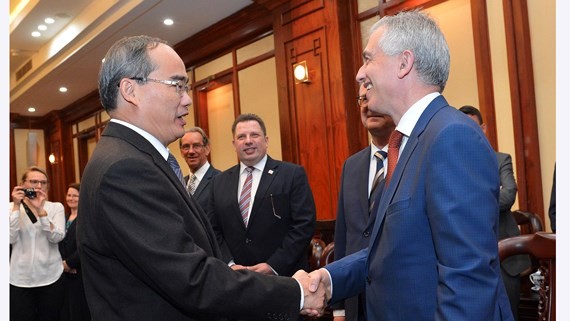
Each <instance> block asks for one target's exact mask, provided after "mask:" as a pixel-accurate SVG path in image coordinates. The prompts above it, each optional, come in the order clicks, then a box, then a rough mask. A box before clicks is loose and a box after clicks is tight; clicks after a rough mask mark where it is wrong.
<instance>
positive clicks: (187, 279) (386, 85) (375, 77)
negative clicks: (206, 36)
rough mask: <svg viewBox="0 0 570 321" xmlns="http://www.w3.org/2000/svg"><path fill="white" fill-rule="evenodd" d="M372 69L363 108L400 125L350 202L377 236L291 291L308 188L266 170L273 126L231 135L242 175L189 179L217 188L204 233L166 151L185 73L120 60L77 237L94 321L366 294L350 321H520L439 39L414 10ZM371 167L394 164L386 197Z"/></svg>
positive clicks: (161, 57) (389, 32) (250, 119)
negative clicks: (449, 93) (450, 94)
mask: <svg viewBox="0 0 570 321" xmlns="http://www.w3.org/2000/svg"><path fill="white" fill-rule="evenodd" d="M363 58H364V64H363V65H362V67H361V68H360V70H359V72H358V74H357V77H356V80H357V81H358V82H359V83H360V84H361V85H362V93H361V94H360V96H359V100H361V101H363V100H366V103H367V104H368V105H367V107H366V108H367V109H368V110H369V113H370V115H372V114H373V113H376V114H378V115H385V116H382V117H385V118H384V120H385V121H386V122H387V123H386V124H388V118H387V117H389V118H391V119H392V121H393V123H394V125H395V129H393V130H391V129H389V128H390V127H389V126H390V125H386V126H388V127H385V128H384V130H386V132H388V131H390V132H391V134H390V138H389V139H388V142H387V145H388V146H387V148H386V142H385V136H386V135H387V133H386V132H385V133H383V135H382V136H383V137H384V138H383V139H382V140H381V141H378V142H376V141H374V140H373V145H375V146H374V147H372V146H371V147H370V149H367V150H365V151H364V152H362V154H364V156H366V161H367V162H368V168H369V171H368V173H367V174H368V176H367V175H366V174H365V175H363V180H362V182H366V179H368V182H367V183H368V184H367V186H369V187H368V190H366V192H365V191H364V188H362V189H361V188H360V187H359V188H358V189H359V190H360V192H358V193H359V194H357V195H355V198H356V197H358V198H359V199H360V198H364V197H363V196H361V195H360V194H362V195H364V196H366V199H367V202H366V203H363V204H354V207H355V208H357V206H358V207H363V212H364V214H366V211H367V212H368V215H373V214H375V217H374V219H375V221H374V223H373V224H372V223H371V222H369V221H370V220H371V218H370V216H369V217H368V220H367V221H365V222H366V223H364V224H362V225H361V227H360V228H362V229H363V234H362V236H359V237H358V238H357V239H356V243H357V244H356V245H357V247H358V248H360V247H362V249H360V250H358V248H357V247H354V248H353V247H352V244H349V243H348V242H349V241H348V239H346V240H344V246H343V245H341V249H342V252H344V253H343V254H346V256H345V257H343V258H341V259H339V260H336V261H335V262H333V263H332V264H329V265H327V266H326V267H325V268H323V269H319V270H316V271H313V272H311V273H310V274H308V273H307V272H304V271H298V272H296V273H295V274H294V275H293V278H288V277H282V276H281V275H290V274H291V273H292V271H294V269H295V268H296V266H298V265H300V264H301V261H299V262H297V258H298V257H297V256H295V255H294V254H292V253H294V252H295V251H297V249H300V248H301V247H300V244H301V243H305V242H306V241H307V240H310V236H309V237H308V238H307V237H306V236H305V235H306V234H308V233H309V231H311V235H312V230H313V229H314V202H313V199H312V194H311V192H310V188H309V186H308V183H307V179H306V174H305V172H304V170H303V169H302V168H301V167H299V166H297V165H293V164H288V163H285V162H278V161H275V160H272V159H271V158H270V157H269V156H268V155H267V154H266V150H267V143H268V138H267V135H266V130H265V125H264V124H263V121H262V120H261V119H259V118H258V117H257V116H255V115H248V114H246V115H241V116H239V117H238V118H237V119H236V121H235V122H234V124H233V126H232V133H233V135H234V136H233V144H234V148H235V149H236V153H237V154H238V158H239V160H240V163H239V164H238V165H236V166H235V167H233V168H231V169H229V170H227V171H225V172H223V173H221V174H219V175H217V176H215V177H214V178H213V179H210V180H205V179H204V177H205V176H202V177H199V176H200V175H198V174H195V173H196V172H199V171H200V169H199V168H198V169H197V170H196V172H192V173H193V174H195V176H197V177H196V180H198V179H199V180H200V181H204V182H205V181H209V185H211V186H210V188H211V190H210V194H211V195H210V197H209V202H208V205H206V206H207V214H208V215H206V213H205V211H204V209H203V208H202V206H201V205H199V204H198V203H197V201H196V198H195V197H194V196H192V194H193V193H194V194H195V193H196V191H197V190H194V188H195V187H191V186H190V185H189V184H190V180H187V181H186V182H185V181H184V179H183V178H182V175H181V171H180V168H179V165H178V164H177V162H176V160H175V159H174V160H173V158H174V157H172V155H170V152H169V150H168V149H167V147H166V146H168V144H169V143H171V142H173V141H174V140H176V139H177V138H179V137H182V136H183V135H184V133H185V132H184V125H185V122H184V120H183V117H184V116H186V115H187V114H188V106H189V105H190V104H191V98H190V97H189V95H188V93H187V91H188V85H187V81H188V79H187V75H186V70H185V68H184V63H183V62H182V60H181V59H180V57H179V56H178V55H177V54H176V52H175V51H174V50H173V49H172V47H170V46H168V45H166V44H165V43H164V42H162V41H161V40H160V39H156V38H151V37H147V36H137V37H128V38H125V39H122V40H120V41H118V42H117V43H116V44H115V45H113V47H111V49H110V50H109V52H108V54H107V56H106V57H105V60H104V62H103V64H102V69H101V73H100V80H99V91H100V96H101V102H102V104H103V106H104V108H105V109H106V111H107V112H108V113H109V115H110V116H111V121H110V123H109V124H108V126H107V127H106V128H105V130H104V132H103V134H102V138H101V140H100V141H99V143H98V144H97V147H96V149H95V151H94V152H93V155H92V157H91V159H90V161H89V163H88V165H87V167H86V169H85V171H84V174H83V178H82V181H83V183H82V184H83V185H84V188H82V189H81V199H82V202H81V204H80V211H81V212H82V215H81V217H80V218H79V221H78V244H79V249H80V254H81V259H82V262H83V266H84V273H85V274H84V276H85V288H86V294H87V297H88V301H89V303H90V308H91V311H92V315H93V318H94V320H125V319H137V320H164V319H168V320H223V319H225V318H234V319H236V318H237V319H248V320H291V319H297V318H298V315H299V313H301V314H306V315H309V316H316V315H320V314H322V312H323V309H324V307H325V303H331V304H335V303H337V302H341V301H342V300H344V299H346V298H350V297H354V296H357V295H359V294H365V296H363V297H362V298H361V300H360V303H359V304H360V305H361V307H362V309H361V311H360V312H358V311H357V313H358V314H357V315H360V316H363V317H366V318H367V319H368V320H375V321H376V320H378V321H384V320H386V321H391V320H393V321H396V320H420V321H423V320H425V321H428V320H467V321H469V320H473V321H480V320H493V321H500V320H507V321H510V320H513V316H512V313H511V309H510V306H509V301H508V299H507V296H506V293H505V287H504V286H503V283H502V280H501V274H500V273H501V272H500V264H499V257H498V249H497V233H498V227H499V218H498V215H497V214H498V213H499V207H498V198H499V174H498V164H497V158H496V156H495V154H494V151H493V149H492V147H491V146H490V144H489V143H488V141H487V139H486V138H485V136H484V133H483V132H482V131H481V128H480V127H479V126H478V125H477V124H475V123H474V122H472V121H471V120H469V118H467V117H465V115H463V114H462V113H461V112H459V111H457V109H455V108H453V107H451V106H449V105H448V103H447V101H446V100H445V98H443V96H442V95H441V92H442V91H443V89H444V88H445V84H446V82H447V78H448V75H449V49H448V46H447V43H446V41H445V38H444V36H443V34H442V33H441V30H440V29H439V27H438V26H437V24H436V23H435V21H434V20H433V19H432V18H431V17H429V16H428V15H427V14H425V13H424V12H422V11H418V10H414V11H408V12H401V13H398V14H396V15H394V16H384V17H382V19H380V20H379V21H378V22H377V23H376V24H374V25H373V26H372V28H371V34H370V38H369V41H368V44H367V45H366V48H365V50H364V53H363ZM135 62H136V63H135ZM363 96H364V97H363ZM363 121H364V119H363ZM371 134H372V132H371ZM203 138H204V137H202V142H198V141H199V140H200V138H199V137H198V141H195V142H191V143H188V144H190V145H189V146H190V147H189V148H188V151H190V150H194V149H195V148H197V149H201V148H202V146H198V145H197V144H200V145H206V144H204V140H203ZM183 145H184V143H183V142H181V146H183ZM376 149H378V150H379V151H382V150H383V149H387V157H385V156H382V157H384V158H381V159H380V160H379V161H376V160H375V162H376V164H377V165H378V167H381V168H383V170H384V171H385V172H386V177H385V180H384V181H382V180H376V178H377V177H380V175H376V170H372V167H373V165H372V157H373V156H372V155H373V154H372V150H376ZM385 151H386V150H384V152H385ZM374 154H376V152H375V153H374ZM380 154H382V153H380ZM194 156H195V155H194ZM194 156H192V157H194ZM189 157H190V155H189ZM357 158H359V157H357V156H355V157H354V158H351V159H350V160H347V164H350V163H352V162H353V161H354V162H357V161H358V160H357ZM366 161H362V162H363V163H366ZM376 164H375V165H376ZM343 172H346V173H343V175H349V174H350V169H349V168H346V167H345V169H344V170H343ZM372 172H374V177H372ZM190 178H191V177H189V179H190ZM195 182H196V181H194V183H195ZM345 183H346V184H349V182H348V180H347V181H346V182H344V181H343V185H344V184H345ZM362 184H363V185H364V183H362ZM347 186H348V185H347ZM187 189H190V190H191V192H190V193H189V192H188V190H187ZM355 189H356V187H355ZM346 192H347V193H348V191H346ZM297 194H298V195H297ZM366 194H368V195H366ZM197 196H198V195H197ZM343 201H346V202H348V203H350V202H353V201H354V200H353V198H352V197H348V198H347V197H344V195H341V199H339V203H340V202H343ZM474 204H477V206H473V205H474ZM341 205H342V206H343V208H342V210H343V211H351V212H352V211H354V210H355V209H353V208H348V207H346V206H345V204H341ZM348 215H350V214H349V213H344V216H345V220H346V218H348ZM368 223H370V224H368ZM284 226H288V227H287V228H284ZM346 229H347V230H348V225H347V227H346ZM264 230H265V231H264ZM268 233H271V235H269V234H268ZM276 235H278V236H279V237H274V236H276ZM271 236H273V238H271ZM279 238H282V241H281V242H277V241H276V240H277V239H279ZM263 242H266V243H267V244H262V243H263ZM340 242H342V241H339V244H340ZM306 244H307V243H305V246H304V247H303V249H304V248H306ZM365 244H366V245H367V246H364V245H365ZM220 245H221V246H220ZM349 251H350V252H352V251H355V252H354V253H352V254H350V253H349ZM254 253H257V254H254ZM305 259H306V258H305ZM228 260H229V262H228ZM228 263H229V264H228ZM228 265H231V267H229V266H228ZM258 272H261V273H258ZM266 274H270V276H268V275H266ZM357 302H358V301H357Z"/></svg>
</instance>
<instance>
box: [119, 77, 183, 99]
mask: <svg viewBox="0 0 570 321" xmlns="http://www.w3.org/2000/svg"><path fill="white" fill-rule="evenodd" d="M129 79H132V80H138V81H143V82H149V81H152V82H156V83H159V84H163V85H168V86H174V87H176V93H177V94H178V95H179V96H180V97H182V96H183V95H184V93H188V92H189V91H190V85H188V84H187V83H186V81H184V80H159V79H152V78H144V77H132V78H129Z"/></svg>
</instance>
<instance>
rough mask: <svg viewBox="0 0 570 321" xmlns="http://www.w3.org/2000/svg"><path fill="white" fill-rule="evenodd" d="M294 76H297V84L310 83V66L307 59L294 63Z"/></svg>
mask: <svg viewBox="0 0 570 321" xmlns="http://www.w3.org/2000/svg"><path fill="white" fill-rule="evenodd" d="M293 76H294V77H295V84H300V83H309V82H311V81H310V80H309V68H307V61H306V60H303V61H301V62H298V63H296V64H294V65H293Z"/></svg>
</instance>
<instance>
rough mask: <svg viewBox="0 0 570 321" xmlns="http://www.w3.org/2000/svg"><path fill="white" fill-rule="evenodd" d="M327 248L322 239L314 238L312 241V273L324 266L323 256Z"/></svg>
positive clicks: (310, 245)
mask: <svg viewBox="0 0 570 321" xmlns="http://www.w3.org/2000/svg"><path fill="white" fill-rule="evenodd" d="M325 246H326V244H325V241H323V240H321V238H320V237H318V236H313V238H312V239H311V243H310V244H309V268H310V270H311V271H314V270H317V269H320V268H321V267H322V266H323V262H322V255H323V251H324V250H325ZM309 272H310V271H309Z"/></svg>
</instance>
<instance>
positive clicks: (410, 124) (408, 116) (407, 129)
mask: <svg viewBox="0 0 570 321" xmlns="http://www.w3.org/2000/svg"><path fill="white" fill-rule="evenodd" d="M439 95H441V94H440V93H438V92H434V93H430V94H427V95H425V96H424V97H423V98H422V99H420V100H418V101H417V102H415V103H414V104H413V105H412V107H410V108H409V109H408V110H407V111H406V113H404V115H403V116H402V118H401V119H400V122H399V123H398V126H396V130H397V131H399V132H401V133H402V134H404V135H405V136H406V137H410V135H411V134H412V130H413V129H414V127H415V126H416V123H417V122H418V120H419V119H420V117H421V115H422V113H423V112H424V110H426V108H427V106H428V105H429V104H430V103H431V102H432V100H434V99H435V98H436V97H438V96H439Z"/></svg>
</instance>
